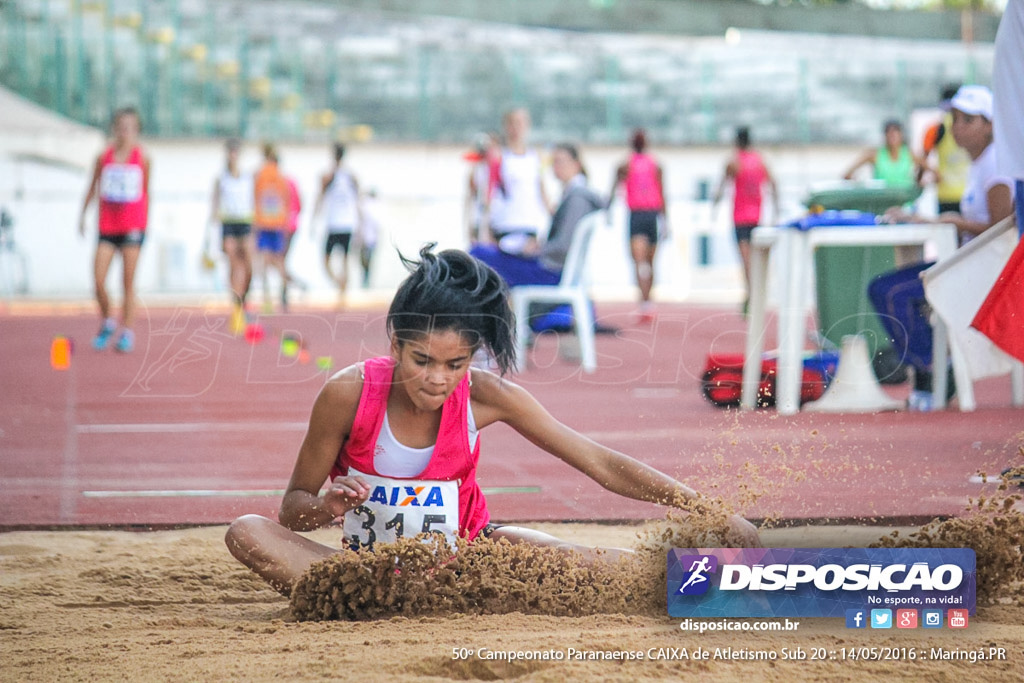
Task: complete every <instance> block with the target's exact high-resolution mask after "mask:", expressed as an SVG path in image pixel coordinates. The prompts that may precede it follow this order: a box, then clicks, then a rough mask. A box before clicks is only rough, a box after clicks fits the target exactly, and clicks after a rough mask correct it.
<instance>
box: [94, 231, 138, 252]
mask: <svg viewBox="0 0 1024 683" xmlns="http://www.w3.org/2000/svg"><path fill="white" fill-rule="evenodd" d="M145 239H146V231H145V230H132V231H130V232H126V233H124V234H123V235H100V242H106V243H107V244H111V245H113V246H114V248H115V249H122V248H124V247H141V246H142V242H143V241H144V240H145Z"/></svg>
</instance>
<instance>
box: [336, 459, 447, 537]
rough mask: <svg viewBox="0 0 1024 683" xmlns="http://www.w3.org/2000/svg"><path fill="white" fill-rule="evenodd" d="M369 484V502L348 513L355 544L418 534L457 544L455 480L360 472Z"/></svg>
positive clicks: (347, 527)
mask: <svg viewBox="0 0 1024 683" xmlns="http://www.w3.org/2000/svg"><path fill="white" fill-rule="evenodd" d="M349 473H350V474H353V475H358V476H361V477H362V478H363V479H364V480H365V481H366V482H367V484H369V486H370V492H371V493H370V496H369V498H367V500H366V502H365V503H363V504H362V505H360V506H359V507H357V508H355V509H353V510H350V511H349V512H348V513H346V514H345V519H344V533H345V540H346V541H347V542H348V543H349V544H350V545H352V546H356V547H358V546H370V545H373V544H374V543H393V542H395V541H397V540H398V539H399V538H404V537H406V536H415V535H417V534H421V533H422V534H441V535H442V536H444V537H445V538H446V540H447V541H448V543H449V545H452V546H454V544H455V538H456V536H457V535H458V531H459V489H458V483H457V482H454V481H436V480H409V479H388V478H387V477H377V476H373V475H367V474H360V473H358V472H355V471H354V470H350V472H349Z"/></svg>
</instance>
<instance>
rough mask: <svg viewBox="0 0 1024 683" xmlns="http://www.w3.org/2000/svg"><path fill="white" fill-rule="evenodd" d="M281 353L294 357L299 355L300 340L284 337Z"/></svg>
mask: <svg viewBox="0 0 1024 683" xmlns="http://www.w3.org/2000/svg"><path fill="white" fill-rule="evenodd" d="M281 355H282V356H286V357H288V358H294V357H295V356H297V355H299V342H298V341H296V340H294V339H288V338H285V339H282V340H281Z"/></svg>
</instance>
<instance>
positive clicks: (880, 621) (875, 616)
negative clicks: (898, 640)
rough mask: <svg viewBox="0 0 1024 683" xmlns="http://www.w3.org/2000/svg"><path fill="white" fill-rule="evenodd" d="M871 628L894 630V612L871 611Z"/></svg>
mask: <svg viewBox="0 0 1024 683" xmlns="http://www.w3.org/2000/svg"><path fill="white" fill-rule="evenodd" d="M871 628H892V610H891V609H873V610H871Z"/></svg>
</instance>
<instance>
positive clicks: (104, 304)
mask: <svg viewBox="0 0 1024 683" xmlns="http://www.w3.org/2000/svg"><path fill="white" fill-rule="evenodd" d="M115 253H117V247H115V246H114V245H113V244H111V243H110V242H104V241H103V240H100V242H99V244H97V245H96V258H95V259H94V260H93V267H92V272H93V286H94V287H95V292H96V303H97V305H99V307H100V316H101V317H102V318H103V319H104V320H106V319H107V318H109V317H110V295H109V294H107V272H109V271H110V263H111V261H113V260H114V254H115Z"/></svg>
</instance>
